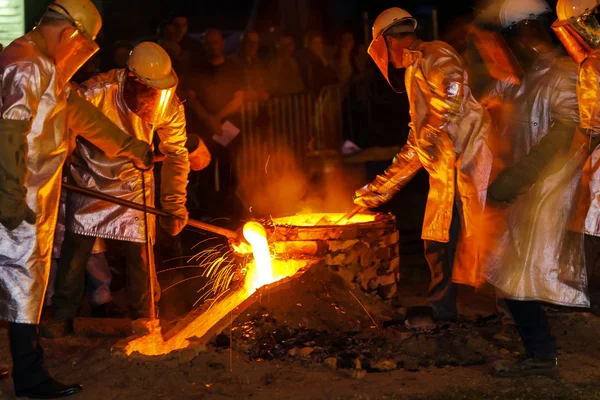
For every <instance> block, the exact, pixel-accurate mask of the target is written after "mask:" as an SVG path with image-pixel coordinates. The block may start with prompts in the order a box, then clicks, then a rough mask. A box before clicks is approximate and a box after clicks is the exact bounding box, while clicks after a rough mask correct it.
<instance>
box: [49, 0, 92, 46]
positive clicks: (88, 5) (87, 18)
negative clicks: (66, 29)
mask: <svg viewBox="0 0 600 400" xmlns="http://www.w3.org/2000/svg"><path fill="white" fill-rule="evenodd" d="M48 9H49V10H52V11H54V12H57V13H59V14H61V15H63V16H65V17H67V18H68V19H69V20H71V21H73V23H74V24H75V26H77V29H78V30H79V31H80V32H81V33H82V34H84V35H85V36H87V37H88V39H91V40H95V39H96V36H98V32H100V28H102V17H101V16H100V13H99V12H98V9H97V8H96V6H95V5H94V3H92V2H91V0H54V1H53V2H52V3H51V4H50V5H49V6H48Z"/></svg>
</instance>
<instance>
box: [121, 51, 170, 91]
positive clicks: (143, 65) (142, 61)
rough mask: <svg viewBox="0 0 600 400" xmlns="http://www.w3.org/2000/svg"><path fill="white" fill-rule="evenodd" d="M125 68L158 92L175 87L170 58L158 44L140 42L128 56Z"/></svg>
mask: <svg viewBox="0 0 600 400" xmlns="http://www.w3.org/2000/svg"><path fill="white" fill-rule="evenodd" d="M127 67H128V68H129V70H130V71H131V72H133V73H134V74H135V75H136V76H137V77H138V78H139V79H140V80H141V81H142V82H144V83H145V84H146V85H148V86H150V87H152V88H154V89H159V90H164V89H170V88H172V87H174V86H176V85H177V82H178V80H177V75H176V74H175V71H173V66H172V65H171V58H170V57H169V55H168V54H167V52H166V51H165V50H164V49H163V48H162V47H160V46H159V45H158V44H156V43H153V42H142V43H140V44H138V45H137V46H135V48H134V49H133V50H132V51H131V54H130V55H129V61H128V62H127Z"/></svg>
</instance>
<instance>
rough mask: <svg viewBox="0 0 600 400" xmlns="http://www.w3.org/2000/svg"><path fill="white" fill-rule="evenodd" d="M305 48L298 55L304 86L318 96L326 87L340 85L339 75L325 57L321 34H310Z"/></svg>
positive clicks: (305, 42) (306, 39)
mask: <svg viewBox="0 0 600 400" xmlns="http://www.w3.org/2000/svg"><path fill="white" fill-rule="evenodd" d="M304 46H305V48H304V49H303V50H302V51H300V52H299V53H298V63H299V64H300V72H301V73H302V78H303V80H304V85H305V86H306V87H307V88H308V90H309V91H310V92H311V93H312V94H314V95H315V96H318V95H319V93H320V92H321V90H322V89H323V88H324V87H325V86H329V85H333V84H336V83H338V78H337V75H336V73H335V71H334V69H333V68H332V66H331V64H330V63H329V61H328V60H327V58H326V57H325V48H324V45H323V35H322V34H321V33H319V32H309V33H307V34H306V38H305V40H304Z"/></svg>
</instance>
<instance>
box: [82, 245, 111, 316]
mask: <svg viewBox="0 0 600 400" xmlns="http://www.w3.org/2000/svg"><path fill="white" fill-rule="evenodd" d="M87 278H88V279H87V292H88V295H89V299H90V303H91V304H92V306H93V307H96V306H101V305H103V304H107V303H110V302H111V300H112V294H111V292H110V283H111V281H112V273H111V272H110V267H109V266H108V261H106V253H98V254H90V257H89V259H88V262H87Z"/></svg>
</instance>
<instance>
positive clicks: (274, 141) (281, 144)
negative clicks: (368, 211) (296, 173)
mask: <svg viewBox="0 0 600 400" xmlns="http://www.w3.org/2000/svg"><path fill="white" fill-rule="evenodd" d="M343 97H344V88H343V87H342V86H341V85H334V86H328V87H326V88H324V89H323V90H322V91H321V94H320V95H319V96H318V97H317V98H315V97H314V96H313V95H312V94H298V95H291V96H285V97H277V98H273V99H269V100H264V101H248V102H246V103H245V104H244V106H243V107H242V151H241V153H240V155H239V158H238V160H237V166H238V174H239V175H240V176H241V177H253V176H257V175H258V174H261V173H264V172H265V169H266V168H273V169H277V170H283V169H289V168H294V167H295V166H297V165H298V164H301V163H302V162H303V161H304V159H305V157H306V155H307V154H308V153H310V152H312V151H317V150H331V149H339V148H340V146H341V143H342V136H343V135H342V126H343V123H342V103H343ZM273 155H278V157H272V156H273ZM282 155H285V156H282Z"/></svg>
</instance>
